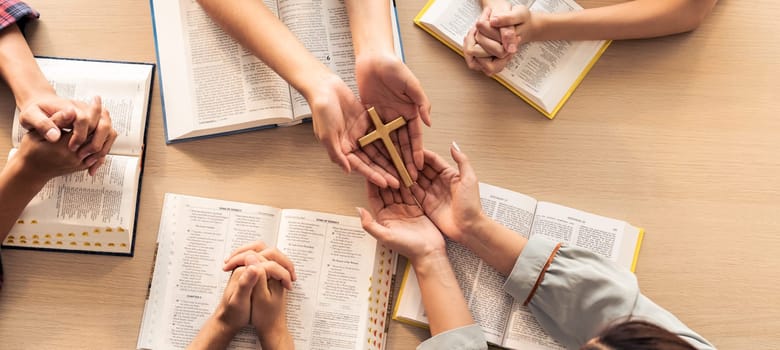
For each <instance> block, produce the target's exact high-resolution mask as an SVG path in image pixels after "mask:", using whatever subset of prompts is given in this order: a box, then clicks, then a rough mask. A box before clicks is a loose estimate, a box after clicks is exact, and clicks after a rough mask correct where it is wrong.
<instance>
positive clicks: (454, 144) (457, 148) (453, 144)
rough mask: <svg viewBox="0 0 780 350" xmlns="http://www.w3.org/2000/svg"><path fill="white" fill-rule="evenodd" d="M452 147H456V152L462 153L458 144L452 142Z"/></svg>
mask: <svg viewBox="0 0 780 350" xmlns="http://www.w3.org/2000/svg"><path fill="white" fill-rule="evenodd" d="M452 147H454V148H455V150H456V151H458V152H460V147H458V143H457V142H455V141H452Z"/></svg>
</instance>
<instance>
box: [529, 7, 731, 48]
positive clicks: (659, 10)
mask: <svg viewBox="0 0 780 350" xmlns="http://www.w3.org/2000/svg"><path fill="white" fill-rule="evenodd" d="M715 2H716V0H664V1H659V0H634V1H628V2H624V3H620V4H616V5H611V6H604V7H597V8H590V9H584V10H582V11H573V12H563V13H553V14H548V13H542V12H534V13H533V23H534V24H533V25H534V26H535V27H536V28H534V30H533V35H532V36H531V40H534V41H542V40H559V39H562V40H600V39H638V38H650V37H657V36H663V35H670V34H676V33H682V32H687V31H690V30H693V29H695V28H696V27H698V26H699V23H701V21H702V20H703V19H704V17H705V16H706V15H707V14H708V13H709V12H710V10H711V9H712V7H713V5H714V4H715Z"/></svg>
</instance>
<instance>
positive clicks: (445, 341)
mask: <svg viewBox="0 0 780 350" xmlns="http://www.w3.org/2000/svg"><path fill="white" fill-rule="evenodd" d="M487 348H488V347H487V341H486V340H485V334H484V333H482V328H481V327H480V326H478V325H475V324H473V325H470V326H464V327H460V328H455V329H451V330H449V331H446V332H443V333H439V334H437V335H436V336H434V337H431V338H429V339H428V340H426V341H424V342H422V343H421V344H420V345H419V346H418V347H417V350H438V349H451V350H487Z"/></svg>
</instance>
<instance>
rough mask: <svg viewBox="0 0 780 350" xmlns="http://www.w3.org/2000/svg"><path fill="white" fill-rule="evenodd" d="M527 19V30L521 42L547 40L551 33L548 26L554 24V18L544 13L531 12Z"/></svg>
mask: <svg viewBox="0 0 780 350" xmlns="http://www.w3.org/2000/svg"><path fill="white" fill-rule="evenodd" d="M552 15H553V16H554V14H552ZM529 19H530V20H529V21H528V24H529V27H528V28H529V29H528V31H527V32H526V34H525V36H526V37H525V38H521V40H522V42H524V43H526V42H531V41H542V40H549V38H550V36H549V35H550V34H551V33H552V32H553V30H552V29H550V26H551V24H552V23H554V17H552V16H551V14H549V13H546V12H532V13H531V15H530V17H529Z"/></svg>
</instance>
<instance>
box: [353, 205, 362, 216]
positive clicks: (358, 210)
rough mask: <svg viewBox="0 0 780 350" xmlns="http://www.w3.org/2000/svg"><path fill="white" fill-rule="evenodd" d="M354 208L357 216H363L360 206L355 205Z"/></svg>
mask: <svg viewBox="0 0 780 350" xmlns="http://www.w3.org/2000/svg"><path fill="white" fill-rule="evenodd" d="M355 210H357V212H358V216H360V217H363V212H362V211H360V207H355Z"/></svg>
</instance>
